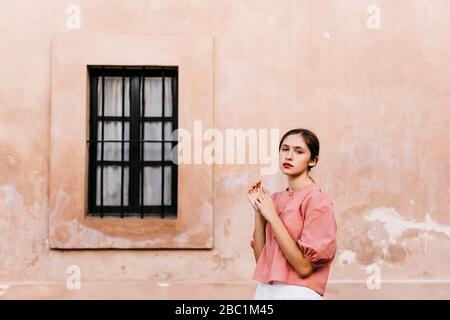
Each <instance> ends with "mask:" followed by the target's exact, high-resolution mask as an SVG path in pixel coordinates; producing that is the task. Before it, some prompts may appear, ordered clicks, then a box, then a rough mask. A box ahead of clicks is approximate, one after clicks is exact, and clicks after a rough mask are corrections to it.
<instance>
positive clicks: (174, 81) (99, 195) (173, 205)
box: [87, 66, 178, 218]
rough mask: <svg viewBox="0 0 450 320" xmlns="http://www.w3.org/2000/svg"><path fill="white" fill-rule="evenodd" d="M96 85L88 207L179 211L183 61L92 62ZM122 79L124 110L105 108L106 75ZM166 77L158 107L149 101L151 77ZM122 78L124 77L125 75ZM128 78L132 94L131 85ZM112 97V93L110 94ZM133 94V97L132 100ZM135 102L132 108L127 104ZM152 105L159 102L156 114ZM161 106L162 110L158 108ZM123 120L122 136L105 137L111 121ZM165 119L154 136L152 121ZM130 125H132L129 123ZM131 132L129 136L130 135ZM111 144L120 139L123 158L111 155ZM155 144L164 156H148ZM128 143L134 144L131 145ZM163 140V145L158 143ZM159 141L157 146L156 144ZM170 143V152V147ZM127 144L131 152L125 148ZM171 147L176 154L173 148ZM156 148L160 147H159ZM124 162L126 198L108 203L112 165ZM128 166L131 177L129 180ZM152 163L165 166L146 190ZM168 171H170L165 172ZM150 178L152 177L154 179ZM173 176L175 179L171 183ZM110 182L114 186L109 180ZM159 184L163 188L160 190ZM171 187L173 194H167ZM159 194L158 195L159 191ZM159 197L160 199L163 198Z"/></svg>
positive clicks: (101, 212)
mask: <svg viewBox="0 0 450 320" xmlns="http://www.w3.org/2000/svg"><path fill="white" fill-rule="evenodd" d="M88 73H89V86H90V102H89V103H90V116H89V117H90V128H89V140H88V141H87V143H88V145H89V172H88V210H89V214H91V215H95V216H100V217H102V218H103V217H104V216H120V217H121V218H123V217H128V216H140V217H141V218H144V217H145V216H160V217H161V218H164V217H165V216H169V215H170V216H176V213H177V198H178V197H177V182H178V171H177V164H176V163H175V162H174V161H173V160H174V159H172V156H174V157H176V156H177V155H176V152H174V153H173V154H172V153H171V150H173V148H174V147H175V146H176V145H177V143H178V137H173V138H172V137H171V133H172V131H174V130H176V129H177V128H178V67H174V66H165V67H154V66H141V67H136V66H127V67H125V66H122V67H117V66H88ZM112 78H114V79H115V80H116V81H117V80H118V79H121V112H120V115H106V114H105V110H106V109H105V95H107V94H110V92H106V91H107V90H106V88H105V81H106V79H112ZM155 78H159V79H161V91H162V92H161V103H160V104H156V107H155V106H153V105H151V104H149V103H147V104H146V103H145V97H146V94H148V92H146V81H150V80H151V79H155ZM119 81H120V80H119ZM126 82H127V84H128V97H126V96H127V94H126V91H125V90H126V85H125V83H126ZM166 83H169V85H170V92H171V96H169V98H171V100H169V102H171V105H172V108H171V109H172V112H170V110H169V112H168V108H166V105H165V104H166V100H167V99H166V98H167V97H168V95H167V94H166V93H167V89H169V88H167V87H166V86H167V85H166ZM106 98H108V96H106ZM126 99H127V101H126ZM126 104H127V105H129V108H128V110H129V111H128V112H126V111H125V105H126ZM146 107H147V108H153V110H152V112H153V113H155V112H156V113H158V114H159V113H160V115H161V116H154V115H152V114H151V113H150V112H147V113H150V114H149V115H147V113H146V110H145V109H146ZM155 108H159V109H160V110H155ZM106 123H109V124H111V123H115V124H119V123H120V128H121V139H118V140H107V139H105V124H106ZM150 124H161V135H160V138H159V139H157V138H155V137H148V134H146V126H147V125H150ZM126 127H127V128H126ZM126 137H129V138H128V139H126ZM107 144H114V145H117V144H119V145H120V160H117V159H114V160H111V159H105V146H106V147H107ZM150 145H151V146H153V151H156V153H158V152H159V150H160V156H161V157H160V159H157V160H155V159H146V158H145V154H146V152H145V151H146V146H150ZM126 146H128V149H127V148H126ZM158 146H159V148H158ZM155 147H156V148H155ZM167 147H169V152H167V151H168V150H167ZM126 149H127V151H128V152H125V150H126ZM167 153H170V154H167ZM153 154H155V153H153ZM108 167H109V168H111V167H115V168H116V169H117V168H118V167H119V168H120V169H119V170H120V183H117V182H116V181H115V183H117V186H114V187H115V188H117V187H118V185H119V184H120V203H114V204H105V197H104V195H105V182H104V178H105V173H104V171H105V170H106V168H108ZM125 169H128V171H127V177H128V179H127V181H128V183H125V179H124V178H125ZM146 169H156V170H159V171H160V172H161V174H160V179H153V180H151V179H150V181H148V182H149V183H150V184H151V189H150V190H151V191H152V192H151V194H149V193H146V192H145V187H144V182H145V181H146V180H145V177H144V173H145V170H146ZM165 173H166V174H167V175H165ZM148 180H149V179H148ZM167 182H170V188H169V187H168V184H167ZM109 187H110V186H109ZM158 188H159V190H160V191H159V192H156V193H155V190H157V189H158ZM125 190H128V197H127V198H128V199H127V203H125V199H124V193H125V192H124V191H125ZM165 193H166V194H169V195H170V197H167V198H166V199H165ZM155 194H157V195H160V196H159V199H156V201H157V202H159V203H158V204H156V203H150V204H148V203H146V197H149V196H152V201H153V202H155ZM157 198H158V197H157ZM158 200H159V201H158Z"/></svg>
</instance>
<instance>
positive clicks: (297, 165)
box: [279, 134, 316, 176]
mask: <svg viewBox="0 0 450 320" xmlns="http://www.w3.org/2000/svg"><path fill="white" fill-rule="evenodd" d="M279 155H280V156H279V165H280V168H281V172H283V173H284V174H286V175H291V176H297V175H301V174H302V173H303V172H304V171H305V170H307V169H308V165H310V166H313V165H315V164H316V160H310V158H311V152H310V151H309V148H308V146H307V145H306V143H305V141H304V140H303V137H302V136H301V135H300V134H291V135H288V136H287V137H286V138H285V139H284V141H283V143H282V144H281V149H280V153H279ZM285 163H288V164H290V165H292V167H290V166H285V165H284V164H285Z"/></svg>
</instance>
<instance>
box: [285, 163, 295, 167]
mask: <svg viewBox="0 0 450 320" xmlns="http://www.w3.org/2000/svg"><path fill="white" fill-rule="evenodd" d="M283 167H285V168H292V167H293V165H291V164H289V163H283Z"/></svg>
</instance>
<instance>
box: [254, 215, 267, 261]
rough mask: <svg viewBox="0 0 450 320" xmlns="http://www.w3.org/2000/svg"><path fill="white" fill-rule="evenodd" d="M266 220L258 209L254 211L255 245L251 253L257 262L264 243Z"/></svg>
mask: <svg viewBox="0 0 450 320" xmlns="http://www.w3.org/2000/svg"><path fill="white" fill-rule="evenodd" d="M265 227H266V220H265V219H264V217H263V216H262V215H261V213H260V212H259V211H255V245H254V248H253V253H254V255H255V260H256V262H258V259H259V256H260V255H261V251H262V249H263V247H264V244H265V243H266V228H265Z"/></svg>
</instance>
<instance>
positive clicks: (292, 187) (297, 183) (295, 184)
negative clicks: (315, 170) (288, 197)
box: [288, 173, 314, 191]
mask: <svg viewBox="0 0 450 320" xmlns="http://www.w3.org/2000/svg"><path fill="white" fill-rule="evenodd" d="M311 183H314V181H313V180H312V179H311V178H310V177H309V175H308V173H304V174H302V175H300V176H296V177H292V176H288V186H289V191H297V190H300V189H302V188H304V187H306V186H307V185H309V184H311Z"/></svg>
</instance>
